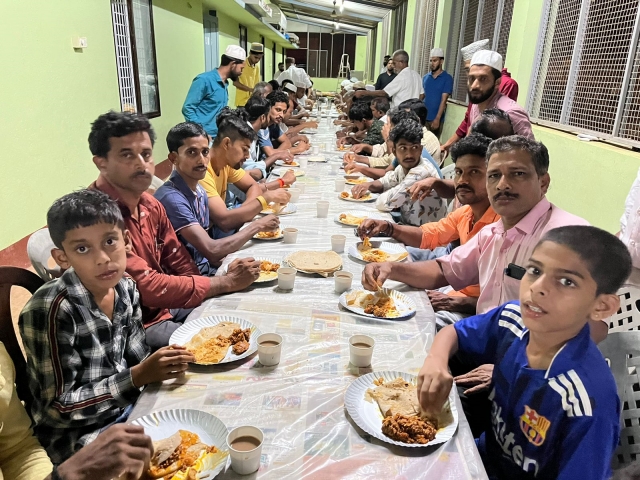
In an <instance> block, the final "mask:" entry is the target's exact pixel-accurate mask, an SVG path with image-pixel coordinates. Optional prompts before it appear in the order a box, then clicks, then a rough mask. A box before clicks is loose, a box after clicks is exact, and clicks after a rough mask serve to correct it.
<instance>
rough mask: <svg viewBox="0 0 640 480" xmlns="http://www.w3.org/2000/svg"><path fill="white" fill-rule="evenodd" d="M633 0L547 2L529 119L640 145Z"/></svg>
mask: <svg viewBox="0 0 640 480" xmlns="http://www.w3.org/2000/svg"><path fill="white" fill-rule="evenodd" d="M639 36H640V6H639V2H638V0H545V4H544V10H543V16H542V24H541V28H540V36H539V39H538V45H537V51H536V60H535V70H534V72H533V76H532V86H531V88H530V94H529V98H528V101H527V108H528V110H529V113H530V115H531V117H532V118H534V119H537V120H541V121H543V122H552V123H558V124H562V125H567V126H569V127H572V130H576V131H585V132H587V133H593V134H596V135H597V136H600V137H604V138H611V139H616V140H618V141H622V142H623V143H628V144H631V145H634V146H637V145H639V144H640V49H639V46H638V37H639Z"/></svg>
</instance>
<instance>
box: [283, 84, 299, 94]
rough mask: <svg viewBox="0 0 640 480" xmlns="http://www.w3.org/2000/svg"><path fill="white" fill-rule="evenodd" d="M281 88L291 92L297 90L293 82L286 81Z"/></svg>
mask: <svg viewBox="0 0 640 480" xmlns="http://www.w3.org/2000/svg"><path fill="white" fill-rule="evenodd" d="M282 89H283V90H286V91H288V92H291V93H296V92H297V91H298V89H297V88H296V86H295V85H294V84H293V83H287V84H286V85H285V86H284V87H282Z"/></svg>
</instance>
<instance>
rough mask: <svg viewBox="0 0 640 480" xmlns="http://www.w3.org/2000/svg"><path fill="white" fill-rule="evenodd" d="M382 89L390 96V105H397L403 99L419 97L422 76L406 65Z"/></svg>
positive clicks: (421, 92) (422, 91)
mask: <svg viewBox="0 0 640 480" xmlns="http://www.w3.org/2000/svg"><path fill="white" fill-rule="evenodd" d="M384 91H385V92H386V93H387V95H389V96H390V97H391V106H392V107H397V106H398V105H400V104H401V103H402V102H404V101H405V100H409V99H411V98H420V95H422V94H423V93H424V89H423V87H422V77H420V75H419V74H418V72H415V71H413V70H411V69H410V68H409V67H407V68H405V69H404V70H402V71H401V72H400V73H399V74H398V75H396V78H394V79H393V80H391V83H389V85H387V86H386V87H384Z"/></svg>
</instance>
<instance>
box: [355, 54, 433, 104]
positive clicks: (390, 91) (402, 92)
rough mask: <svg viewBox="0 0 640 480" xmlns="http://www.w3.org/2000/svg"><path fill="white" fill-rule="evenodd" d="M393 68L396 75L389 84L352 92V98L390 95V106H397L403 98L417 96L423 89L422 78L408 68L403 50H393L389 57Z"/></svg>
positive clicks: (406, 57)
mask: <svg viewBox="0 0 640 480" xmlns="http://www.w3.org/2000/svg"><path fill="white" fill-rule="evenodd" d="M391 61H392V62H393V70H394V72H396V74H397V76H396V78H394V79H393V81H392V82H391V83H389V85H387V86H386V87H384V89H382V90H372V91H369V90H359V91H357V92H355V93H354V95H353V97H354V98H360V97H365V96H367V97H384V96H388V97H391V106H392V107H397V106H398V105H400V104H401V103H402V102H404V101H405V100H409V99H410V98H419V97H420V96H421V95H422V94H423V93H424V90H423V89H422V78H420V75H419V74H418V72H416V71H414V70H411V69H410V68H409V54H408V53H407V52H405V51H404V50H396V51H395V52H393V57H392V59H391Z"/></svg>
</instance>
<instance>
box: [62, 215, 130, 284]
mask: <svg viewBox="0 0 640 480" xmlns="http://www.w3.org/2000/svg"><path fill="white" fill-rule="evenodd" d="M130 250H131V244H130V241H129V232H128V231H127V230H125V231H124V232H123V231H122V230H121V229H120V227H118V226H117V225H111V224H109V223H96V224H95V225H91V226H89V227H78V228H74V229H73V230H69V231H68V232H67V234H66V235H65V238H64V240H63V241H62V250H60V249H57V248H54V249H53V250H51V255H52V256H53V259H54V260H55V261H56V263H57V264H58V265H60V267H62V268H63V269H68V268H70V267H73V268H74V270H75V271H76V273H77V274H78V277H80V280H82V283H83V284H84V286H85V287H86V288H87V290H89V291H90V292H91V293H94V294H95V293H106V292H107V291H108V290H109V289H110V288H113V287H115V286H116V285H117V284H118V282H119V281H120V279H121V278H122V275H124V270H125V268H126V266H127V252H129V251H130Z"/></svg>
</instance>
